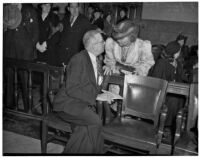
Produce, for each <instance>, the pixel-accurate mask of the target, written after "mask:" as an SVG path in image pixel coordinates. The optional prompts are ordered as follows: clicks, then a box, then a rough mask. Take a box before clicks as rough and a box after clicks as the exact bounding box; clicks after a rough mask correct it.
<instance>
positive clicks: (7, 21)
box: [3, 4, 22, 29]
mask: <svg viewBox="0 0 200 158" xmlns="http://www.w3.org/2000/svg"><path fill="white" fill-rule="evenodd" d="M21 20H22V15H21V11H20V10H19V8H18V7H17V5H13V4H8V5H5V6H4V7H3V24H4V26H5V27H7V28H9V29H15V28H17V27H18V26H19V24H20V23H21Z"/></svg>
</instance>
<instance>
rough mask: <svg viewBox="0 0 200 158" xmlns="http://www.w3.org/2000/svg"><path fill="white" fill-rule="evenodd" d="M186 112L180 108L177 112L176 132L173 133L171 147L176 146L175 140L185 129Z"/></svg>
mask: <svg viewBox="0 0 200 158" xmlns="http://www.w3.org/2000/svg"><path fill="white" fill-rule="evenodd" d="M186 112H187V110H186V108H182V109H180V110H179V111H178V114H177V116H176V131H175V136H174V142H173V145H175V144H176V142H177V140H178V139H179V138H180V135H181V132H182V131H183V130H184V128H185V117H186Z"/></svg>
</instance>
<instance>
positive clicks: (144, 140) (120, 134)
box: [103, 118, 156, 149]
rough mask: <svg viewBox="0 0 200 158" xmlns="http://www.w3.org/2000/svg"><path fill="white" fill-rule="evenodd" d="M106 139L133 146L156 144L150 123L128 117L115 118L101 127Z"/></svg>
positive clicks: (144, 147) (146, 147)
mask: <svg viewBox="0 0 200 158" xmlns="http://www.w3.org/2000/svg"><path fill="white" fill-rule="evenodd" d="M103 135H104V138H105V139H106V140H109V141H112V142H115V143H119V142H120V144H121V145H126V146H129V147H133V148H137V147H138V148H140V149H148V148H149V146H156V130H155V129H154V126H153V125H152V124H148V123H146V122H143V121H138V120H134V119H130V118H122V120H121V121H120V120H119V119H115V120H114V121H112V122H111V123H109V124H108V125H106V126H104V128H103Z"/></svg>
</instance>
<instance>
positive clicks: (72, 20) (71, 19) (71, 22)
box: [70, 16, 74, 26]
mask: <svg viewBox="0 0 200 158" xmlns="http://www.w3.org/2000/svg"><path fill="white" fill-rule="evenodd" d="M73 22H74V16H71V18H70V25H71V26H72V24H73Z"/></svg>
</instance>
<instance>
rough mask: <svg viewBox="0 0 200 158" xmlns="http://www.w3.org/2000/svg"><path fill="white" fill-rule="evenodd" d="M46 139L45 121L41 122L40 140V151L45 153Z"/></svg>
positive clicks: (46, 128)
mask: <svg viewBox="0 0 200 158" xmlns="http://www.w3.org/2000/svg"><path fill="white" fill-rule="evenodd" d="M47 137H48V126H47V123H46V122H45V121H43V122H42V139H41V151H42V153H45V154H46V153H47Z"/></svg>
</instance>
